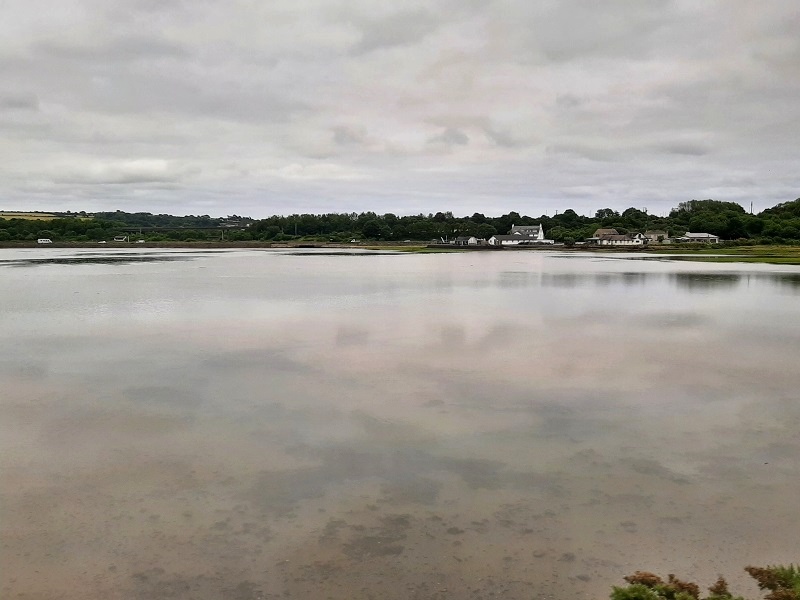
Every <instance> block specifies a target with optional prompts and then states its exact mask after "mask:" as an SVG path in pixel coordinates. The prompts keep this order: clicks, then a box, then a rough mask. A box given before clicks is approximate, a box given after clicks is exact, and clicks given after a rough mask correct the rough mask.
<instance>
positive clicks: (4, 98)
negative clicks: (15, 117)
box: [0, 93, 39, 111]
mask: <svg viewBox="0 0 800 600" xmlns="http://www.w3.org/2000/svg"><path fill="white" fill-rule="evenodd" d="M2 109H8V110H32V111H38V110H39V98H38V97H37V96H36V94H33V93H0V110H2Z"/></svg>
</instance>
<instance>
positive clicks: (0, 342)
mask: <svg viewBox="0 0 800 600" xmlns="http://www.w3.org/2000/svg"><path fill="white" fill-rule="evenodd" d="M115 252H116V253H118V254H119V252H118V251H115ZM128 252H129V253H130V255H128ZM121 254H122V256H117V257H116V258H114V256H112V255H111V254H108V255H105V254H103V253H102V252H99V253H98V252H96V251H92V252H89V251H86V252H85V253H84V251H67V250H58V249H50V250H39V249H35V250H7V251H3V252H2V253H0V281H2V282H3V286H2V289H0V377H2V381H3V393H2V398H0V468H1V471H2V479H3V481H2V486H0V489H1V490H2V517H3V518H2V520H1V521H0V528H2V531H1V532H0V539H1V540H2V541H1V543H2V548H1V549H0V562H1V564H2V569H0V577H1V578H2V582H1V586H0V596H2V597H3V598H17V597H19V598H67V599H73V598H74V599H79V598H80V599H86V598H98V599H99V598H120V599H122V598H201V599H202V598H209V599H211V598H220V597H225V598H238V599H251V598H252V599H254V598H278V597H280V598H287V597H297V598H321V599H327V598H333V599H350V598H389V599H393V598H397V599H401V598H403V599H405V598H420V599H422V598H515V599H516V598H520V599H522V598H525V599H528V598H535V597H552V598H576V597H577V598H602V597H606V596H607V593H608V590H609V588H610V586H611V585H614V584H619V583H621V579H622V576H624V575H627V574H629V573H630V572H632V571H633V570H636V569H639V568H645V569H648V570H653V571H658V572H661V573H664V574H666V573H668V572H670V573H676V574H679V575H681V576H684V577H687V578H697V579H700V580H701V581H703V582H708V584H710V583H712V582H713V580H714V579H715V578H716V576H717V575H718V574H719V573H724V574H726V575H727V576H729V577H730V579H731V580H732V582H734V584H736V585H737V586H738V589H739V590H741V591H742V592H749V591H751V590H752V588H751V587H749V586H750V584H749V582H747V581H746V576H745V577H740V573H741V575H744V573H743V572H742V571H741V568H742V567H743V566H744V565H746V564H751V563H752V564H769V563H777V562H789V561H792V560H794V561H796V560H797V540H798V539H800V521H798V520H797V518H796V514H797V498H798V497H800V461H798V460H797V457H798V456H800V437H798V436H797V434H796V432H797V431H798V428H800V399H798V392H797V390H798V389H800V374H798V372H797V369H796V365H797V364H800V283H798V282H799V281H800V279H799V278H798V271H797V270H796V268H795V269H794V270H792V269H793V268H792V267H777V266H769V265H728V264H723V265H707V264H690V263H674V262H667V261H665V262H658V261H640V260H636V261H628V260H622V259H620V258H619V257H615V258H614V259H613V260H609V259H605V258H603V257H597V256H584V255H581V254H576V253H572V254H569V255H565V254H559V253H475V254H443V255H388V254H387V255H369V256H365V255H361V254H359V253H357V252H355V253H354V252H351V251H348V253H347V254H343V255H330V254H327V255H316V254H314V252H313V251H310V252H305V253H300V254H298V253H297V252H295V251H286V252H283V251H256V250H250V251H222V252H219V251H218V252H197V251H165V250H158V251H155V250H142V251H139V252H133V251H126V252H121ZM21 267H24V268H21Z"/></svg>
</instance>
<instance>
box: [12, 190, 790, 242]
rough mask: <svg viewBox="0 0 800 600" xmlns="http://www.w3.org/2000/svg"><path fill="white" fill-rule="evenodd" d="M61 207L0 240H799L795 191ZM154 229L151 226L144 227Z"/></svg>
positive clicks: (17, 224)
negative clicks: (252, 207)
mask: <svg viewBox="0 0 800 600" xmlns="http://www.w3.org/2000/svg"><path fill="white" fill-rule="evenodd" d="M84 214H85V213H69V214H62V215H60V216H59V217H58V218H55V219H53V220H50V221H42V220H29V219H24V218H10V219H9V218H6V219H0V242H4V241H31V240H36V239H37V238H50V239H52V240H53V241H76V242H82V241H101V240H106V239H112V238H113V237H114V236H116V235H121V234H124V233H127V232H126V231H125V230H126V229H128V230H130V228H137V227H138V228H141V235H138V232H137V234H135V235H136V236H137V237H140V238H142V239H146V240H147V241H214V240H221V239H224V240H228V241H265V242H270V241H275V242H280V241H290V240H303V239H305V240H315V241H334V242H349V241H350V240H352V239H357V240H385V241H402V240H411V241H418V242H429V241H431V240H441V239H452V238H454V237H458V236H475V237H477V238H489V237H491V236H492V235H495V234H505V233H508V231H509V230H510V229H511V226H512V225H538V224H541V225H542V226H543V227H544V230H545V235H546V237H547V238H549V239H553V240H555V241H556V242H564V243H568V244H569V243H571V242H575V241H581V240H583V239H585V238H588V237H590V236H591V235H592V234H593V233H594V231H595V230H596V229H598V228H601V227H602V228H614V229H616V230H617V231H618V232H619V233H629V232H635V231H639V232H644V231H646V230H662V231H665V232H666V233H667V235H668V236H679V235H682V234H684V233H685V232H687V231H691V232H703V233H712V234H714V235H717V236H719V237H720V238H721V239H723V240H735V241H737V242H738V243H751V244H784V243H789V244H795V243H798V242H800V198H798V199H797V200H793V201H790V202H784V203H781V204H778V205H776V206H774V207H772V208H768V209H766V210H764V211H762V212H760V213H758V214H750V213H748V212H746V211H745V209H744V208H742V206H740V205H739V204H736V203H735V202H721V201H717V200H690V201H687V202H681V203H680V204H679V205H678V206H677V207H676V208H674V209H672V210H671V211H670V213H669V215H668V216H665V217H661V216H656V215H650V214H648V213H647V212H646V211H644V210H640V209H637V208H628V209H626V210H624V211H622V212H618V211H616V210H613V209H611V208H603V209H600V210H598V211H597V212H596V213H595V214H594V215H591V216H586V215H579V214H577V213H576V212H575V211H574V210H572V209H567V210H565V211H564V212H561V213H558V214H555V215H553V216H549V215H540V216H538V217H532V216H528V215H521V214H519V213H517V212H509V213H507V214H504V215H501V216H498V217H490V216H486V215H484V214H482V213H477V212H476V213H474V214H473V215H471V216H464V217H456V216H454V215H453V213H452V212H437V213H430V214H427V215H425V214H419V215H408V216H397V215H395V214H392V213H386V214H377V213H375V212H362V213H327V214H293V215H274V216H271V217H267V218H266V219H250V218H248V217H241V216H238V215H229V216H228V217H221V218H212V217H209V216H208V215H200V216H195V215H188V216H173V215H166V214H159V215H154V214H151V213H141V212H140V213H127V212H124V211H114V212H103V213H95V214H94V215H91V216H83V215H84ZM151 228H156V229H151Z"/></svg>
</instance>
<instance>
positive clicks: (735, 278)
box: [671, 273, 742, 291]
mask: <svg viewBox="0 0 800 600" xmlns="http://www.w3.org/2000/svg"><path fill="white" fill-rule="evenodd" d="M671 277H672V278H673V279H674V281H675V283H676V284H677V286H678V287H682V288H686V289H688V290H690V291H707V290H715V289H725V288H731V287H734V286H736V285H737V284H738V283H739V282H740V281H741V279H742V276H741V275H740V274H738V273H674V274H673V275H672V276H671Z"/></svg>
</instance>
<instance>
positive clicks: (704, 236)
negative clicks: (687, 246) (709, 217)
mask: <svg viewBox="0 0 800 600" xmlns="http://www.w3.org/2000/svg"><path fill="white" fill-rule="evenodd" d="M678 241H679V242H703V243H705V244H719V236H716V235H714V234H711V233H689V232H688V231H687V232H686V233H684V234H683V235H682V236H681V237H679V238H678Z"/></svg>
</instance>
